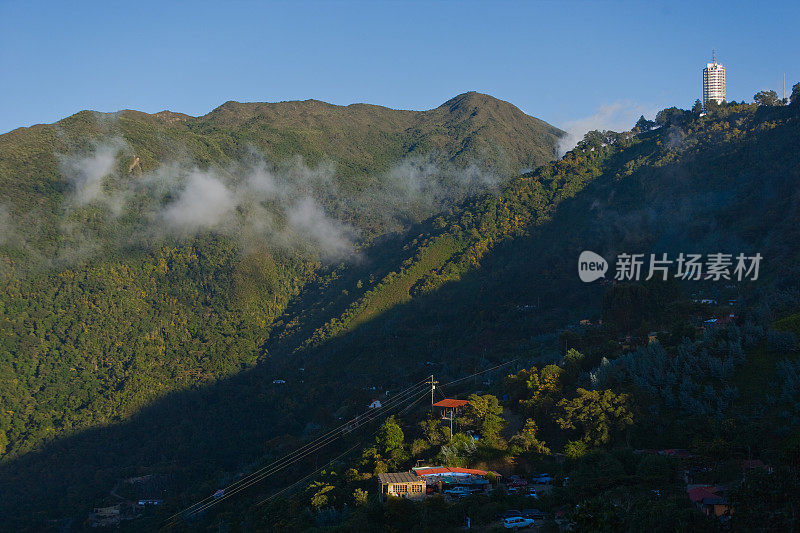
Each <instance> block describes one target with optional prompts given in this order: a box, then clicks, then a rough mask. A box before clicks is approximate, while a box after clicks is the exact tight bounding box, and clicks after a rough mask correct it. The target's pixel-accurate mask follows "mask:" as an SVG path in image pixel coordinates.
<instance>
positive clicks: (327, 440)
mask: <svg viewBox="0 0 800 533" xmlns="http://www.w3.org/2000/svg"><path fill="white" fill-rule="evenodd" d="M517 360H518V359H512V360H510V361H506V362H505V363H501V364H499V365H495V366H493V367H491V368H487V369H485V370H482V371H480V372H475V373H473V374H470V375H468V376H464V377H462V378H458V379H455V380H453V381H450V382H448V383H445V384H444V385H442V386H445V387H446V386H448V385H453V384H455V383H459V382H461V381H464V380H467V379H470V378H473V377H475V376H479V375H481V374H485V373H487V372H491V371H492V370H496V369H498V368H502V367H504V366H507V365H509V364H511V363H513V362H515V361H517ZM438 383H439V382H438V381H435V380H434V377H433V375H431V376H429V377H428V378H426V379H425V380H423V381H419V382H417V383H416V384H414V385H411V386H410V387H407V388H406V389H404V390H403V391H401V392H400V393H398V394H396V395H395V396H392V397H391V398H390V399H389V400H387V401H386V402H384V404H383V405H382V406H381V407H379V408H377V409H370V410H368V411H365V412H364V413H361V414H359V415H357V416H356V417H355V418H353V419H351V420H349V421H348V422H345V423H343V424H342V425H340V426H338V427H336V428H334V429H332V430H330V431H328V432H327V433H325V434H323V435H321V436H320V437H317V438H316V439H315V440H313V441H311V442H309V443H307V444H305V445H303V446H301V447H300V448H298V449H296V450H294V451H292V452H290V453H288V454H286V455H285V456H283V457H281V458H279V459H277V460H275V461H273V462H272V463H270V464H268V465H267V466H265V467H263V468H260V469H259V470H257V471H255V472H253V473H251V474H248V475H247V476H245V477H243V478H242V479H240V480H237V481H235V482H233V483H231V484H230V485H228V486H227V487H225V488H224V489H222V490H223V495H222V496H221V497H219V498H214V496H213V495H212V496H208V497H206V498H204V499H203V500H200V501H199V502H196V503H194V504H192V505H190V506H189V507H187V508H186V509H184V510H182V511H180V512H178V513H175V514H174V515H172V516H170V517H169V518H167V519H166V520H165V522H164V524H165V525H166V526H171V525H173V524H174V523H175V519H176V518H177V517H179V516H180V515H184V514H185V515H188V516H194V515H197V514H198V513H200V512H202V511H205V510H206V509H209V508H210V507H213V506H215V505H217V504H218V503H221V502H222V501H224V500H226V499H228V498H230V497H232V496H234V495H236V494H237V493H239V492H241V491H243V490H245V489H247V488H249V487H251V486H252V485H254V484H256V483H258V482H260V481H262V480H263V479H264V478H266V477H268V476H271V475H273V474H275V473H277V472H279V471H281V470H283V469H284V468H286V467H288V466H290V465H292V464H294V463H296V462H298V461H300V460H301V459H303V458H304V457H307V456H308V455H310V454H312V453H314V452H317V451H319V450H321V449H322V448H325V447H327V446H328V445H329V444H332V443H333V442H335V441H337V440H339V439H340V438H342V437H343V436H344V435H347V434H349V433H352V432H353V431H355V430H357V429H359V428H361V427H362V426H364V425H366V424H368V423H370V422H372V421H374V420H376V419H377V418H379V417H380V416H382V415H383V414H388V411H390V410H391V409H395V408H398V407H400V406H402V405H403V404H404V403H405V402H407V401H408V400H410V399H412V398H414V397H415V396H416V395H418V394H420V393H422V392H423V391H424V394H420V395H419V396H418V397H416V399H414V401H413V402H412V403H410V404H409V405H407V406H406V407H405V408H403V409H402V410H401V411H400V413H405V412H407V411H408V410H409V409H410V408H411V407H413V406H414V405H415V404H417V403H418V402H419V401H421V400H422V398H424V397H425V395H427V386H428V385H429V386H430V394H431V403H432V404H433V396H434V393H435V390H436V385H437V384H438ZM439 393H440V394H442V396H444V393H442V391H441V389H439ZM377 431H378V430H375V432H373V435H374V434H376V433H377ZM358 445H359V443H357V444H355V445H354V446H353V447H351V448H348V450H346V451H345V452H344V453H343V454H341V455H339V456H337V457H336V458H334V459H333V460H331V461H330V462H329V463H327V464H326V466H327V465H329V464H331V463H333V462H334V461H336V460H338V459H339V458H341V457H343V456H344V455H346V454H347V453H349V452H350V451H352V450H353V449H354V448H356V447H357V446H358ZM323 468H325V466H323V467H321V468H319V469H317V470H315V471H314V472H312V473H311V474H309V475H308V476H306V477H304V478H301V480H300V481H298V482H295V483H294V484H292V485H289V486H288V487H286V488H284V489H282V490H281V491H279V492H277V493H275V494H273V495H272V496H270V497H268V498H267V499H265V500H262V501H261V502H259V503H258V504H257V505H261V504H262V503H264V502H265V501H267V500H269V499H272V498H274V497H276V496H277V495H279V494H281V493H283V492H285V491H286V490H288V489H290V488H291V487H293V486H295V485H297V483H299V482H301V481H303V480H304V479H307V478H308V477H311V476H313V475H314V474H316V473H317V472H319V471H320V470H322V469H323Z"/></svg>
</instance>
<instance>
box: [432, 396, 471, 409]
mask: <svg viewBox="0 0 800 533" xmlns="http://www.w3.org/2000/svg"><path fill="white" fill-rule="evenodd" d="M468 403H469V402H468V401H467V400H453V399H450V398H446V399H444V400H442V401H440V402H436V403H435V404H433V406H434V407H447V408H448V409H455V408H458V407H464V406H465V405H467V404H468Z"/></svg>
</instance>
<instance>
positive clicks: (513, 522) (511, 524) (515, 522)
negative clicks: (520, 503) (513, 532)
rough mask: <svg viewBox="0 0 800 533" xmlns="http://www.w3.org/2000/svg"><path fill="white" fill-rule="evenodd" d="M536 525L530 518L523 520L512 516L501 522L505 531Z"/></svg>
mask: <svg viewBox="0 0 800 533" xmlns="http://www.w3.org/2000/svg"><path fill="white" fill-rule="evenodd" d="M535 524H536V521H535V520H533V519H532V518H523V517H521V516H512V517H510V518H506V519H505V520H503V527H504V528H506V529H520V528H523V527H531V526H533V525H535Z"/></svg>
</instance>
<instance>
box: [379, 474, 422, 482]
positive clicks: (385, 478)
mask: <svg viewBox="0 0 800 533" xmlns="http://www.w3.org/2000/svg"><path fill="white" fill-rule="evenodd" d="M378 480H380V482H381V483H411V482H414V481H422V478H421V477H419V476H416V475H414V474H412V473H411V472H386V473H385V474H378Z"/></svg>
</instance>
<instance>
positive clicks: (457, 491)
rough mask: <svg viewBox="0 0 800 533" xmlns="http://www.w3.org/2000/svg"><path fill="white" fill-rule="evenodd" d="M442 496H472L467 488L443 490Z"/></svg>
mask: <svg viewBox="0 0 800 533" xmlns="http://www.w3.org/2000/svg"><path fill="white" fill-rule="evenodd" d="M442 492H443V493H444V494H449V495H450V496H456V497H460V496H468V495H470V494H472V491H471V490H469V489H468V488H467V487H453V488H450V489H444V490H443V491H442Z"/></svg>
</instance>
